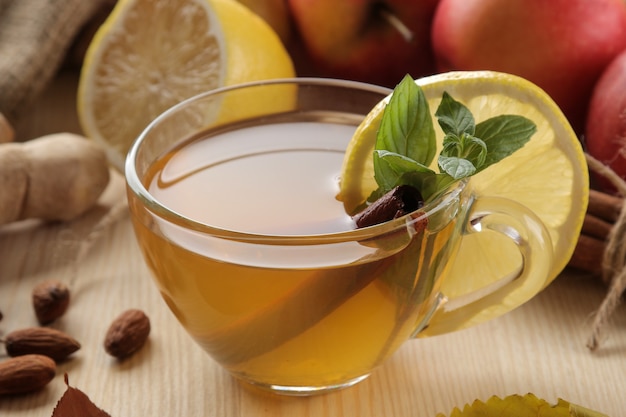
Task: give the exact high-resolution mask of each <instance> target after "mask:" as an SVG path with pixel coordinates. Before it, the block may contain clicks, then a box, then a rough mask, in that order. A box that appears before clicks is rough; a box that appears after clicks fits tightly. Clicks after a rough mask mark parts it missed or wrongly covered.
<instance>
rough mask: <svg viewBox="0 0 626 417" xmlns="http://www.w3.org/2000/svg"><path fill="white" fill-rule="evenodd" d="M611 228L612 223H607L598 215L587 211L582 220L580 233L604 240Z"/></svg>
mask: <svg viewBox="0 0 626 417" xmlns="http://www.w3.org/2000/svg"><path fill="white" fill-rule="evenodd" d="M612 228H613V223H609V222H607V221H605V220H604V219H602V218H600V217H596V216H594V215H593V214H590V213H587V214H586V215H585V219H584V220H583V227H582V230H581V233H582V234H583V235H587V236H590V237H594V238H597V239H599V240H603V241H604V240H606V239H607V238H608V237H609V233H611V229H612Z"/></svg>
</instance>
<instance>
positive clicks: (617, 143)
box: [585, 51, 626, 192]
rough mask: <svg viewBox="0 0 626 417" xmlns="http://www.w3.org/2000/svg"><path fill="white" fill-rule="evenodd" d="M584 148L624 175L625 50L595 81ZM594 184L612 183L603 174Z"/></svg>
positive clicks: (606, 187)
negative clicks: (596, 81)
mask: <svg viewBox="0 0 626 417" xmlns="http://www.w3.org/2000/svg"><path fill="white" fill-rule="evenodd" d="M585 144H586V147H587V152H588V153H589V154H590V155H591V156H593V157H594V158H596V159H598V160H600V161H601V162H603V163H605V164H607V165H608V166H610V167H611V169H613V171H615V173H617V174H618V175H619V176H620V177H622V178H626V51H624V52H622V53H621V54H620V55H618V56H617V58H615V59H614V60H613V61H612V62H611V64H609V66H608V67H607V68H606V70H605V71H604V72H603V73H602V76H601V77H600V79H599V80H598V83H597V84H596V86H595V88H594V91H593V95H592V96H591V102H590V103H589V113H588V115H587V126H586V129H585ZM596 180H597V186H598V187H600V188H602V189H603V190H605V191H607V192H611V191H614V187H613V186H612V185H610V184H609V183H608V181H607V180H606V179H604V178H602V177H598V178H596Z"/></svg>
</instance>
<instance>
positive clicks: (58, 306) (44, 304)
mask: <svg viewBox="0 0 626 417" xmlns="http://www.w3.org/2000/svg"><path fill="white" fill-rule="evenodd" d="M32 299H33V308H34V309H35V315H36V316H37V320H38V321H39V323H40V324H48V323H52V322H53V321H54V320H56V319H58V318H59V317H61V316H62V315H63V314H65V311H66V310H67V307H68V306H69V303H70V290H69V288H68V287H67V285H65V284H64V283H63V282H61V281H59V280H56V279H49V280H46V281H43V282H41V283H39V284H37V286H35V288H33V293H32Z"/></svg>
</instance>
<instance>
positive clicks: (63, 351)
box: [4, 327, 80, 361]
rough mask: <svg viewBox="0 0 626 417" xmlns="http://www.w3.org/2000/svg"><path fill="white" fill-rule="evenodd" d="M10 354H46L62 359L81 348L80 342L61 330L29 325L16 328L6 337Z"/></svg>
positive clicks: (54, 358)
mask: <svg viewBox="0 0 626 417" xmlns="http://www.w3.org/2000/svg"><path fill="white" fill-rule="evenodd" d="M4 343H5V348H6V351H7V353H8V354H9V356H22V355H28V354H40V355H45V356H47V357H49V358H51V359H53V360H55V361H61V360H63V359H65V358H66V357H67V356H69V355H71V354H72V353H74V352H76V351H77V350H78V349H80V343H78V342H77V341H76V340H74V339H73V338H72V337H70V336H69V335H67V334H65V333H63V332H62V331H60V330H56V329H50V328H48V327H29V328H26V329H20V330H15V331H13V332H11V333H9V334H7V335H6V337H5V338H4Z"/></svg>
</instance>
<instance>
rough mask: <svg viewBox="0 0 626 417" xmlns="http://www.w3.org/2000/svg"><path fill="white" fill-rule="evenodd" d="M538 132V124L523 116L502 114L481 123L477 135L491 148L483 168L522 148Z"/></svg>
mask: <svg viewBox="0 0 626 417" xmlns="http://www.w3.org/2000/svg"><path fill="white" fill-rule="evenodd" d="M536 132H537V126H536V125H535V124H534V123H533V122H532V121H531V120H529V119H527V118H525V117H523V116H516V115H501V116H495V117H492V118H491V119H487V120H485V121H484V122H482V123H479V124H478V125H477V126H476V136H479V137H481V138H482V139H483V141H485V143H486V144H487V147H488V149H489V152H488V155H487V158H486V160H485V163H484V165H483V166H482V167H481V170H483V169H485V168H487V167H488V166H490V165H493V164H495V163H496V162H499V161H501V160H502V159H504V158H506V157H507V156H509V155H511V154H512V153H513V152H515V151H517V150H518V149H520V148H521V147H522V146H524V145H525V144H526V142H528V141H529V140H530V138H531V137H532V135H534V134H535V133H536Z"/></svg>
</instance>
